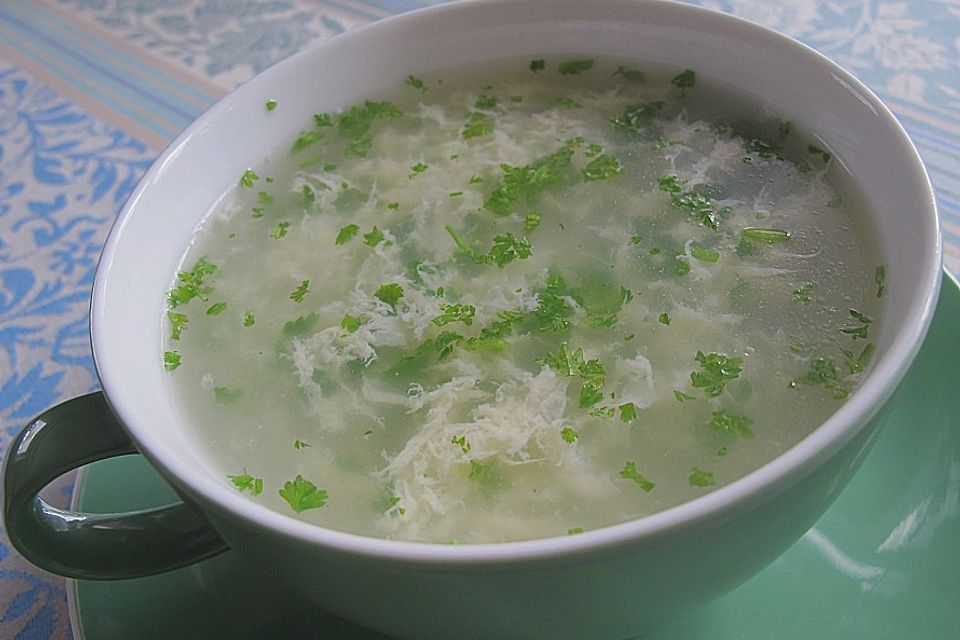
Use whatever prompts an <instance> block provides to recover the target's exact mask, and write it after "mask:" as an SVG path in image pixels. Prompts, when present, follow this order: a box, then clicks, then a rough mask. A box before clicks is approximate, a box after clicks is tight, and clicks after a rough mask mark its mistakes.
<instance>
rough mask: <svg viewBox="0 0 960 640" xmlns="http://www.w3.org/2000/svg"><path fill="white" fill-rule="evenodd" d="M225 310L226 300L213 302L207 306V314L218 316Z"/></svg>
mask: <svg viewBox="0 0 960 640" xmlns="http://www.w3.org/2000/svg"><path fill="white" fill-rule="evenodd" d="M226 310H227V303H226V302H215V303H214V304H212V305H210V306H209V307H208V308H207V315H208V316H218V315H220V314H221V313H223V312H224V311H226Z"/></svg>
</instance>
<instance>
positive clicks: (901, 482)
mask: <svg viewBox="0 0 960 640" xmlns="http://www.w3.org/2000/svg"><path fill="white" fill-rule="evenodd" d="M958 362H960V290H958V286H957V283H956V282H955V281H953V280H952V279H950V278H949V277H947V278H945V279H944V284H943V289H942V293H941V297H940V303H939V306H938V308H937V313H936V317H935V319H934V323H933V327H932V328H931V332H930V336H929V339H928V340H927V342H926V345H925V346H924V348H923V350H922V351H921V353H920V356H919V358H918V360H917V362H916V363H915V364H914V366H913V369H912V370H911V371H910V373H909V375H908V376H907V379H906V381H905V382H904V384H903V386H902V388H901V390H900V391H899V392H898V397H897V398H896V400H895V406H894V410H893V412H892V415H891V417H890V422H889V423H887V425H886V426H885V428H884V430H883V431H882V433H881V435H880V437H879V438H878V439H877V442H876V444H875V446H874V449H873V451H872V452H871V453H870V456H869V457H868V458H867V460H866V461H865V463H864V466H863V468H862V469H861V470H860V472H859V473H858V474H857V476H856V477H855V478H854V480H853V482H852V483H851V484H850V486H849V487H848V488H847V489H846V490H845V491H844V492H843V494H842V495H841V496H840V498H839V499H838V500H837V502H836V503H835V504H834V505H833V506H832V507H831V509H830V510H829V511H828V512H827V514H826V515H825V516H824V517H823V518H822V519H821V520H820V521H819V522H818V523H817V525H816V526H815V527H814V528H813V529H811V530H810V531H809V532H808V533H807V534H806V535H805V536H804V537H803V539H801V540H800V541H799V542H798V543H797V544H796V545H794V546H793V548H791V549H790V550H789V551H788V552H787V553H786V554H785V555H784V556H783V557H782V558H781V559H779V560H778V561H777V562H776V563H774V564H773V565H772V566H770V567H769V568H768V569H767V570H766V571H764V572H763V573H761V574H760V575H758V576H757V577H755V578H753V579H752V580H750V581H749V582H747V583H746V584H745V585H743V586H742V587H740V588H739V589H737V590H736V591H734V592H733V593H731V594H729V595H727V596H726V597H724V598H722V599H720V600H718V601H716V602H715V603H713V604H711V605H710V606H708V607H706V608H705V609H701V610H699V611H696V612H692V613H691V614H690V615H689V616H688V617H687V618H686V619H684V620H680V621H678V622H676V623H674V624H672V625H671V626H669V627H667V628H664V629H661V630H660V631H658V632H656V633H654V634H652V635H650V636H645V638H647V639H648V640H667V639H669V640H688V639H689V640H694V639H696V640H702V639H705V638H706V639H709V640H733V639H736V640H752V639H756V640H761V639H762V640H767V639H770V638H776V639H777V640H794V639H795V640H800V639H803V640H809V639H810V638H818V639H832V638H843V639H844V640H853V639H861V638H863V639H869V640H893V639H897V640H901V639H903V638H910V639H911V640H925V639H930V640H934V639H936V640H941V639H944V638H954V637H957V635H956V634H958V633H960V631H958V629H960V607H958V606H957V604H958V598H960V392H958V391H960V388H958V386H957V374H958V372H960V366H958V364H957V363H958ZM171 500H173V496H172V494H171V491H170V490H169V489H168V488H167V487H166V485H165V484H164V482H163V481H162V480H161V479H160V478H159V477H158V476H157V474H156V473H155V472H153V470H152V469H151V468H150V467H149V466H148V465H147V464H146V463H145V462H144V461H143V459H142V458H140V457H127V458H120V459H114V460H108V461H105V462H101V463H97V464H96V465H92V466H91V467H89V468H88V469H87V470H86V471H85V472H84V473H83V474H82V475H81V477H80V479H79V480H78V483H77V492H76V496H75V499H74V501H75V507H76V508H78V509H80V510H82V511H100V512H109V511H116V510H127V509H130V508H144V507H148V506H156V505H160V504H165V503H168V502H170V501H171ZM717 552H718V553H723V549H718V550H717ZM330 579H331V580H335V579H336V576H330ZM70 605H71V615H72V618H73V628H74V633H75V637H76V638H83V639H85V640H114V639H122V640H128V639H129V638H139V639H141V640H151V639H154V638H156V639H160V638H162V639H163V640H177V639H181V638H183V639H187V638H189V639H195V638H203V639H204V640H218V639H220V638H223V639H229V640H244V639H251V640H252V639H259V638H264V639H266V638H270V639H287V638H304V637H309V638H314V639H331V640H333V639H335V640H374V639H376V638H380V639H381V640H382V639H383V636H380V635H378V634H375V633H371V632H369V631H366V630H364V629H360V628H358V627H355V626H353V625H350V624H348V623H345V622H342V621H339V620H337V619H335V618H333V617H331V616H329V615H327V614H324V613H323V612H321V611H318V610H317V609H316V608H313V607H311V606H310V605H308V604H306V603H305V602H303V601H302V600H300V599H299V598H298V597H296V596H294V595H291V594H289V593H287V592H284V591H281V590H278V589H276V588H270V587H267V586H265V583H264V580H263V578H262V576H260V577H258V576H257V575H256V574H254V573H252V572H251V571H250V570H248V569H247V568H245V567H244V566H242V565H241V564H240V563H239V562H238V561H237V559H236V558H235V557H233V556H232V555H231V554H230V553H229V552H228V553H226V554H223V555H221V556H219V557H216V558H213V559H211V560H207V561H206V562H203V563H201V564H199V565H195V566H193V567H189V568H186V569H181V570H179V571H174V572H171V573H167V574H163V575H160V576H155V577H151V578H142V579H137V580H127V581H122V582H99V583H98V582H87V581H75V582H72V583H71V584H70Z"/></svg>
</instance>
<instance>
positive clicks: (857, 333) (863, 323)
mask: <svg viewBox="0 0 960 640" xmlns="http://www.w3.org/2000/svg"><path fill="white" fill-rule="evenodd" d="M850 317H852V318H853V319H854V320H855V321H857V322H859V323H860V324H858V325H854V326H845V327H843V328H841V329H840V331H841V332H843V333H845V334H847V335H848V336H850V337H852V338H853V339H854V340H857V339H860V340H866V339H867V338H868V337H869V335H868V334H869V331H870V325H871V324H872V323H873V320H871V319H870V318H868V317H867V316H865V315H863V314H862V313H860V312H859V311H857V310H856V309H850Z"/></svg>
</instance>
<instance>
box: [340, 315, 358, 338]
mask: <svg viewBox="0 0 960 640" xmlns="http://www.w3.org/2000/svg"><path fill="white" fill-rule="evenodd" d="M361 324H363V323H362V322H361V320H360V318H358V317H357V316H352V315H350V314H349V313H345V314H343V319H342V320H340V328H341V329H343V330H344V331H346V332H347V333H356V332H357V329H359V328H360V325H361Z"/></svg>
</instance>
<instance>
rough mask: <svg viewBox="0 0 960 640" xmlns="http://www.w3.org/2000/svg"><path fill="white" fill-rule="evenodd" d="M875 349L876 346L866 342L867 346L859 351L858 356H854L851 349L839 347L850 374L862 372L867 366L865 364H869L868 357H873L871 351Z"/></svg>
mask: <svg viewBox="0 0 960 640" xmlns="http://www.w3.org/2000/svg"><path fill="white" fill-rule="evenodd" d="M875 350H876V347H875V346H874V344H873V343H872V342H869V343H867V346H865V347H864V348H863V351H861V352H860V355H859V356H856V357H855V356H854V354H853V351H850V350H849V349H841V350H840V352H841V353H843V355H844V358H846V361H847V370H849V371H850V374H851V375H857V374H860V373H863V370H864V369H866V368H867V365H868V364H870V358H871V357H873V352H874V351H875Z"/></svg>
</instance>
